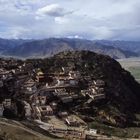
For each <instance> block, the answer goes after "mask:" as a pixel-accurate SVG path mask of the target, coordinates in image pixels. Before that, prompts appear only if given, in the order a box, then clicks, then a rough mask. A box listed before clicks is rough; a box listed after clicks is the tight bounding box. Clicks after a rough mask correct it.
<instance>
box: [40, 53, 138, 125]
mask: <svg viewBox="0 0 140 140" xmlns="http://www.w3.org/2000/svg"><path fill="white" fill-rule="evenodd" d="M40 65H41V66H42V69H44V71H47V72H53V73H55V72H58V71H60V70H61V68H62V67H69V70H78V71H79V72H80V73H81V75H82V77H81V81H80V82H81V85H80V86H81V87H80V88H81V89H83V90H84V89H88V88H89V86H90V83H92V82H93V81H94V80H98V79H102V80H103V81H104V82H105V83H106V87H105V94H106V100H103V101H102V102H100V103H97V104H96V103H94V102H92V103H91V104H81V105H80V106H79V108H77V109H76V108H75V106H73V108H72V109H73V110H75V111H76V112H80V114H83V115H85V116H86V115H87V114H89V115H91V116H96V115H97V116H98V115H99V116H100V117H99V116H98V119H99V118H100V120H101V121H103V120H104V121H105V122H109V123H111V124H114V125H119V126H124V125H129V123H132V121H133V120H135V116H134V113H135V112H137V111H138V110H139V105H140V104H139V100H140V94H139V90H140V85H139V84H138V83H137V82H136V81H135V79H134V78H133V77H132V75H131V74H130V73H129V72H127V71H125V70H124V69H123V68H122V67H121V66H120V64H119V63H118V62H117V61H115V60H113V59H111V58H110V57H108V56H103V55H98V54H95V53H93V52H88V51H76V52H62V53H59V54H57V55H55V56H54V57H52V58H49V59H44V60H42V62H41V64H40ZM84 75H86V77H88V80H87V79H86V78H85V76H84ZM85 102H86V101H85Z"/></svg>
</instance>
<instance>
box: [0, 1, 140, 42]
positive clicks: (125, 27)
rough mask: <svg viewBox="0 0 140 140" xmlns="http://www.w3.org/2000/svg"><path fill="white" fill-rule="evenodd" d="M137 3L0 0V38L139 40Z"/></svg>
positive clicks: (139, 24)
mask: <svg viewBox="0 0 140 140" xmlns="http://www.w3.org/2000/svg"><path fill="white" fill-rule="evenodd" d="M139 5H140V1H139V0H123V1H122V0H104V1H103V0H92V1H91V0H86V2H85V0H69V1H66V0H49V1H47V0H0V37H4V38H36V39H37V38H39V39H40V38H47V37H74V38H75V37H79V38H86V39H111V40H115V39H121V40H140V17H139V13H140V6H139Z"/></svg>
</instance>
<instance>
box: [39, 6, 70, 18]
mask: <svg viewBox="0 0 140 140" xmlns="http://www.w3.org/2000/svg"><path fill="white" fill-rule="evenodd" d="M36 13H37V15H40V16H45V15H49V16H52V17H62V16H65V15H68V14H71V13H72V11H67V10H65V9H64V8H62V7H61V6H60V5H59V4H50V5H47V6H45V7H42V8H39V9H38V10H37V12H36Z"/></svg>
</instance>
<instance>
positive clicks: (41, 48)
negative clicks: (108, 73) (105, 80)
mask: <svg viewBox="0 0 140 140" xmlns="http://www.w3.org/2000/svg"><path fill="white" fill-rule="evenodd" d="M65 50H89V51H93V52H96V53H99V54H104V55H109V56H111V57H112V58H127V57H134V56H135V57H136V56H137V54H136V53H135V52H133V51H129V50H122V49H121V48H114V47H113V45H103V44H101V43H97V42H95V41H90V40H84V39H68V38H60V39H58V38H49V39H44V40H34V41H31V40H27V41H25V42H24V43H21V44H15V47H12V48H8V49H6V47H5V51H4V52H3V53H2V55H6V56H13V57H21V58H32V57H38V58H40V57H49V56H52V55H54V54H57V53H59V52H62V51H65Z"/></svg>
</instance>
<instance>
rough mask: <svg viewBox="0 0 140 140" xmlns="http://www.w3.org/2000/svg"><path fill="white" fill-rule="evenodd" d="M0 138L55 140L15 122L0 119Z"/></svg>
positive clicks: (10, 139) (12, 139) (11, 139)
mask: <svg viewBox="0 0 140 140" xmlns="http://www.w3.org/2000/svg"><path fill="white" fill-rule="evenodd" d="M0 138H4V139H9V140H55V139H54V138H50V137H47V136H44V135H43V134H41V133H38V132H36V131H33V130H32V129H29V128H27V127H25V126H24V125H22V124H21V123H19V122H17V121H12V120H6V119H2V118H0Z"/></svg>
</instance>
